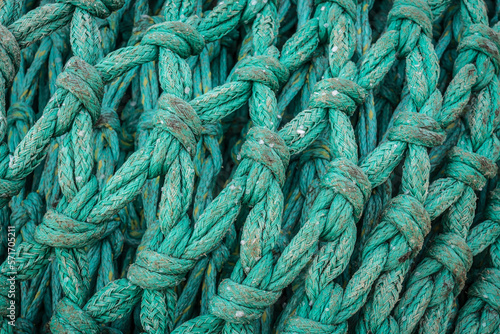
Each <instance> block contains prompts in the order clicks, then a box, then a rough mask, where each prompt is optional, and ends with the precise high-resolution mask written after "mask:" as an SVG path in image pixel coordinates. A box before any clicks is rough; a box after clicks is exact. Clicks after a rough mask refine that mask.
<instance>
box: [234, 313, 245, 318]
mask: <svg viewBox="0 0 500 334" xmlns="http://www.w3.org/2000/svg"><path fill="white" fill-rule="evenodd" d="M244 315H245V312H243V311H236V314H235V316H236V318H241V317H243V316H244Z"/></svg>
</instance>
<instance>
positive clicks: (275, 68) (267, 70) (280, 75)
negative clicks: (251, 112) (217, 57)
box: [230, 56, 289, 91]
mask: <svg viewBox="0 0 500 334" xmlns="http://www.w3.org/2000/svg"><path fill="white" fill-rule="evenodd" d="M288 76H289V72H288V70H287V68H286V67H285V66H284V65H283V64H281V63H280V62H279V61H278V59H276V58H274V57H271V56H255V57H246V58H244V59H243V60H241V61H240V62H239V63H238V64H237V65H236V69H235V70H234V72H233V73H232V74H231V78H230V80H231V81H252V82H259V83H262V84H264V85H266V86H268V87H269V88H271V89H272V90H273V91H277V90H278V89H279V88H280V86H281V85H282V84H284V83H285V82H286V80H287V79H288Z"/></svg>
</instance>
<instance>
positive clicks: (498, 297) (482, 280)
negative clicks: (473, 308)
mask: <svg viewBox="0 0 500 334" xmlns="http://www.w3.org/2000/svg"><path fill="white" fill-rule="evenodd" d="M498 282H500V269H497V268H488V269H486V270H484V271H482V272H481V275H480V276H479V277H478V279H476V280H475V282H474V283H473V284H472V286H471V287H470V288H469V291H468V295H469V298H472V297H476V298H479V299H480V300H482V301H483V302H485V303H486V304H488V305H489V306H491V308H493V309H494V310H495V311H497V312H500V285H499V284H498Z"/></svg>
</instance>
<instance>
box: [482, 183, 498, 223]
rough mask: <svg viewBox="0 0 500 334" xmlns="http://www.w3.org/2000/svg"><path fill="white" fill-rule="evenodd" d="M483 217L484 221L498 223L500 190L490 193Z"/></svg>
mask: <svg viewBox="0 0 500 334" xmlns="http://www.w3.org/2000/svg"><path fill="white" fill-rule="evenodd" d="M483 216H484V219H490V220H492V221H494V222H498V221H500V189H498V188H497V189H495V190H493V191H492V192H491V193H490V196H489V198H488V203H487V205H486V207H485V208H484V213H483Z"/></svg>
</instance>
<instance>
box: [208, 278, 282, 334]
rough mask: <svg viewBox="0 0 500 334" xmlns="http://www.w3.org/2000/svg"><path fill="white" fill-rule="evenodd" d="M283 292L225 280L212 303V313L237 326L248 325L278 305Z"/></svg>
mask: <svg viewBox="0 0 500 334" xmlns="http://www.w3.org/2000/svg"><path fill="white" fill-rule="evenodd" d="M280 295H281V292H274V291H267V290H262V289H259V288H255V287H251V286H248V285H244V284H239V283H236V282H235V281H233V280H232V279H225V280H223V281H222V282H221V283H220V285H219V292H218V294H217V295H215V296H214V297H213V298H212V300H211V301H210V306H209V307H210V313H212V314H213V315H215V316H217V317H219V318H221V319H224V320H225V321H227V322H231V323H236V324H248V323H250V322H252V321H253V320H255V319H258V318H260V317H261V316H262V313H264V311H265V309H266V308H267V307H268V306H270V305H273V304H274V303H276V301H277V300H278V298H279V297H280Z"/></svg>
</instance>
